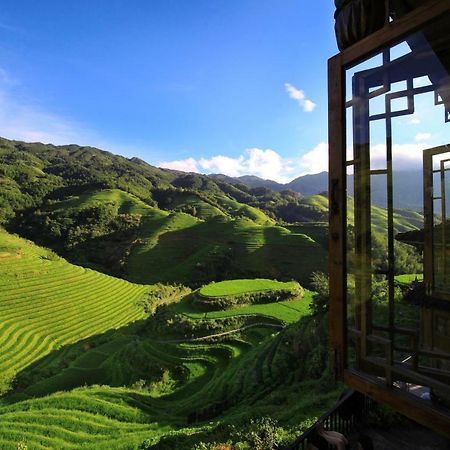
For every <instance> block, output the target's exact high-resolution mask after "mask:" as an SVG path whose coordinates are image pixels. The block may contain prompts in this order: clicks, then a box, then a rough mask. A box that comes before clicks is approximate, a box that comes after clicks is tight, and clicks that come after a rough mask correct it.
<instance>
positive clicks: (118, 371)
mask: <svg viewBox="0 0 450 450" xmlns="http://www.w3.org/2000/svg"><path fill="white" fill-rule="evenodd" d="M145 324H146V319H143V320H139V321H136V322H134V323H132V324H129V325H127V326H124V327H121V328H118V329H114V330H108V331H106V332H105V333H100V334H96V335H93V336H91V337H89V338H86V339H83V340H80V341H77V342H75V343H73V344H68V345H65V346H63V347H61V348H60V349H58V350H55V351H53V352H51V353H50V354H48V355H46V356H44V357H42V358H40V359H39V360H37V361H35V362H33V363H32V364H30V365H29V366H27V367H26V368H25V369H23V370H21V371H20V372H18V373H17V374H16V377H15V379H14V381H13V389H12V391H10V392H9V393H8V394H7V395H6V396H5V397H3V399H2V400H3V401H4V402H8V403H14V402H17V401H20V400H23V399H26V398H28V397H42V396H45V395H48V394H52V393H54V392H57V391H66V390H70V389H73V388H76V387H81V386H92V385H95V384H107V385H110V386H130V385H132V384H133V383H136V382H138V381H139V380H142V379H144V380H146V381H148V382H151V381H157V380H159V379H160V377H161V374H162V373H163V371H164V368H163V367H162V366H159V367H158V366H157V365H156V364H150V363H148V364H146V361H145V358H143V356H144V355H143V354H142V353H143V351H142V349H141V346H142V342H143V339H142V336H143V333H144V331H145ZM152 363H154V361H152Z"/></svg>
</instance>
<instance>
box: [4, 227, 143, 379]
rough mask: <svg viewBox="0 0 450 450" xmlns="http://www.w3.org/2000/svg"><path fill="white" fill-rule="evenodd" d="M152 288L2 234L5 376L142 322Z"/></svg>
mask: <svg viewBox="0 0 450 450" xmlns="http://www.w3.org/2000/svg"><path fill="white" fill-rule="evenodd" d="M148 289H149V287H148V286H144V285H137V284H131V283H129V282H127V281H124V280H121V279H117V278H113V277H109V276H107V275H103V274H100V273H98V272H95V271H93V270H89V269H84V268H82V267H78V266H74V265H72V264H69V263H67V262H66V261H64V260H62V259H59V258H58V257H55V255H53V254H52V253H51V252H49V251H48V250H45V249H43V248H40V247H37V246H35V245H34V244H32V243H30V242H27V241H24V240H23V239H20V238H18V237H15V236H12V235H9V234H7V233H6V232H4V231H1V230H0V372H1V373H3V374H5V373H16V372H18V371H20V370H21V369H23V368H24V367H26V366H28V365H29V364H31V363H32V362H34V361H36V360H38V359H39V358H42V357H43V356H45V355H46V354H48V353H50V352H51V351H52V350H55V349H59V348H61V347H62V346H64V345H67V344H70V343H72V342H75V341H78V340H80V339H84V338H86V337H89V336H93V335H96V334H99V333H103V332H105V331H106V330H110V329H113V328H119V327H122V326H124V325H126V324H128V323H130V322H133V321H136V320H138V319H142V318H143V317H144V313H143V311H142V309H141V308H139V307H138V306H137V305H136V302H137V300H138V299H139V298H140V297H141V296H142V295H143V294H144V292H146V291H147V290H148Z"/></svg>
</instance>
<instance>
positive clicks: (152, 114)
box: [0, 0, 337, 181]
mask: <svg viewBox="0 0 450 450" xmlns="http://www.w3.org/2000/svg"><path fill="white" fill-rule="evenodd" d="M333 13H334V3H333V2H332V1H330V0H316V1H315V2H307V1H304V0H126V1H125V0H124V1H119V0H95V1H89V2H88V1H78V2H75V1H70V2H67V1H64V2H62V1H60V0H58V1H56V0H42V1H40V2H36V1H28V0H4V1H3V2H2V8H1V11H0V135H1V136H3V137H7V138H12V139H21V140H25V141H29V142H35V141H40V142H45V143H53V144H67V143H76V144H81V145H92V146H97V147H100V148H102V149H105V150H110V151H112V152H114V153H118V154H122V155H124V156H126V157H132V156H138V157H140V158H142V159H144V160H145V161H147V162H149V163H150V164H154V165H159V166H166V167H173V168H178V169H182V170H193V171H199V172H207V173H208V172H217V171H222V172H228V174H230V175H242V174H244V173H254V174H257V175H260V176H263V177H264V178H273V179H276V180H277V181H287V180H289V179H292V178H295V176H297V175H298V174H299V173H301V172H305V171H311V170H314V163H313V162H311V161H308V160H307V159H306V160H304V161H303V162H302V157H303V155H305V154H307V153H308V152H310V151H311V150H313V149H315V148H316V147H317V146H320V145H321V146H323V145H324V143H325V142H326V139H327V126H326V124H327V119H326V115H327V81H326V67H327V59H328V58H329V57H330V56H332V55H333V54H335V53H336V52H337V47H336V44H335V40H334V28H333ZM221 169H222V170H221Z"/></svg>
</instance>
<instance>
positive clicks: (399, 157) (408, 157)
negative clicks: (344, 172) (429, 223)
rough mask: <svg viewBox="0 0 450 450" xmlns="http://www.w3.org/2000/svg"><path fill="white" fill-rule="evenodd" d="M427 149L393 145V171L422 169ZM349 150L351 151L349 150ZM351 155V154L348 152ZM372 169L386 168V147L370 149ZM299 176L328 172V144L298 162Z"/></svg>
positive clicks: (323, 143) (415, 146)
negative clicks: (424, 152)
mask: <svg viewBox="0 0 450 450" xmlns="http://www.w3.org/2000/svg"><path fill="white" fill-rule="evenodd" d="M427 147H428V144H426V143H424V142H420V143H413V144H394V145H393V146H392V154H393V164H394V170H413V169H419V168H421V167H422V158H423V154H422V152H423V150H424V149H425V148H427ZM350 150H351V149H350ZM349 153H351V152H349ZM370 166H371V168H372V169H385V168H386V145H385V144H376V145H373V146H372V147H371V149H370ZM299 168H300V175H304V174H307V173H319V172H323V171H328V144H327V143H326V142H321V143H319V144H318V145H317V146H316V147H314V148H313V149H312V150H311V151H309V152H307V153H305V154H304V155H303V156H302V157H300V160H299Z"/></svg>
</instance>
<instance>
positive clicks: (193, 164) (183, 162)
mask: <svg viewBox="0 0 450 450" xmlns="http://www.w3.org/2000/svg"><path fill="white" fill-rule="evenodd" d="M159 167H163V168H164V169H172V170H180V171H182V172H196V173H198V172H199V170H198V167H197V161H196V160H195V159H194V158H187V159H180V160H178V161H167V162H161V163H159Z"/></svg>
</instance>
